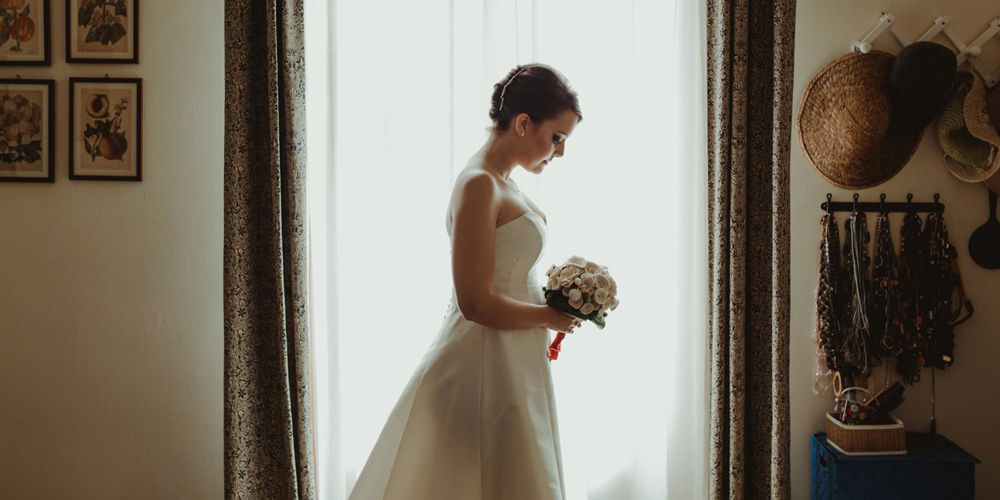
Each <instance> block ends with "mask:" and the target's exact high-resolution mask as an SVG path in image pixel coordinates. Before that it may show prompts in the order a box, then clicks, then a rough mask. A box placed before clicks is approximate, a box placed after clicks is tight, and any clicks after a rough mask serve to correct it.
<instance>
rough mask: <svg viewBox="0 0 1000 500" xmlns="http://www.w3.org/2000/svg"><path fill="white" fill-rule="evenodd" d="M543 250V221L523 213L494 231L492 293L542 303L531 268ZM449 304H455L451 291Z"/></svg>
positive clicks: (538, 287)
mask: <svg viewBox="0 0 1000 500" xmlns="http://www.w3.org/2000/svg"><path fill="white" fill-rule="evenodd" d="M544 249H545V221H544V220H542V216H541V215H538V214H537V213H535V212H526V213H525V214H523V215H521V216H519V217H517V218H516V219H514V220H512V221H510V222H508V223H506V224H504V225H502V226H500V227H498V228H497V229H496V251H495V253H494V257H493V291H495V292H497V293H501V294H503V295H507V296H508V297H511V298H513V299H516V300H520V301H523V302H530V303H533V304H542V303H543V302H544V301H545V298H544V295H543V294H542V287H541V285H540V284H539V283H538V279H537V277H536V274H537V273H536V272H535V265H536V264H537V263H538V260H539V258H541V256H542V252H543V250H544ZM451 303H452V305H453V306H454V305H455V304H456V303H457V301H456V299H455V294H454V290H453V291H452V301H451Z"/></svg>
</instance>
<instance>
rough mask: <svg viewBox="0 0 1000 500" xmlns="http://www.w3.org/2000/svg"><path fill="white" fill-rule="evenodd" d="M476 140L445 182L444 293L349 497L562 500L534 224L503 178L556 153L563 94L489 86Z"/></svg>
mask: <svg viewBox="0 0 1000 500" xmlns="http://www.w3.org/2000/svg"><path fill="white" fill-rule="evenodd" d="M490 118H491V119H492V120H493V128H492V132H491V134H490V137H489V138H488V139H487V140H486V143H485V144H484V145H483V147H482V148H480V150H479V151H478V152H476V154H475V155H473V157H472V158H471V159H469V161H468V163H467V164H466V166H465V168H464V169H463V170H462V172H461V173H460V174H459V175H458V178H457V179H456V181H455V187H454V190H453V193H452V198H451V203H450V205H449V210H448V215H447V217H446V225H447V230H448V234H449V236H450V237H451V253H452V278H453V283H454V290H453V294H452V301H451V305H450V307H449V310H448V313H447V315H446V317H445V319H444V323H443V325H442V326H441V330H440V331H439V333H438V336H437V337H436V338H435V340H434V341H433V342H432V343H431V346H430V347H429V348H428V350H427V353H426V354H425V355H424V358H423V360H422V361H421V362H420V364H419V365H418V366H417V368H416V370H415V371H414V373H413V376H412V377H411V379H410V381H409V383H408V384H407V385H406V388H405V389H404V390H403V393H402V395H401V396H400V398H399V401H398V402H397V403H396V406H395V408H394V409H393V410H392V413H391V414H390V415H389V418H388V421H387V422H386V424H385V427H384V428H383V430H382V433H381V434H380V435H379V438H378V441H377V442H376V444H375V447H374V449H373V450H372V452H371V455H370V456H369V457H368V462H367V463H366V464H365V467H364V469H363V470H362V471H361V474H360V475H359V477H358V481H357V483H356V484H355V486H354V489H353V491H352V492H351V496H350V499H351V500H376V499H381V500H564V499H565V496H566V488H565V485H564V483H563V470H562V458H561V456H560V450H559V427H558V422H557V419H556V409H555V398H554V394H553V388H552V375H551V372H550V371H549V370H550V368H549V361H548V358H547V348H548V343H549V330H555V331H562V332H569V333H572V332H573V330H574V329H575V328H577V327H578V326H580V321H579V320H578V319H576V318H573V317H571V316H569V315H567V314H565V313H563V312H560V311H558V310H556V309H554V308H552V307H549V306H546V305H545V300H544V297H543V294H542V288H541V285H540V284H539V282H538V281H537V280H536V274H537V270H536V269H535V265H536V264H537V263H538V260H539V258H540V256H541V253H542V250H543V247H544V243H545V229H546V224H547V221H546V219H545V215H544V214H543V213H542V211H541V210H540V209H539V208H538V206H536V205H535V204H534V203H533V202H532V201H531V200H529V199H528V197H527V196H525V195H524V193H522V192H520V190H519V189H518V188H517V185H516V184H515V183H514V181H513V180H511V179H510V174H511V172H512V171H513V170H514V168H516V167H518V166H520V167H522V168H524V169H525V170H527V171H529V172H531V173H534V174H540V173H541V172H542V171H543V170H544V169H545V167H546V166H547V165H548V164H549V163H551V162H552V161H553V160H554V159H555V158H558V157H560V156H562V155H563V152H564V151H565V147H566V139H567V138H568V137H569V136H570V135H571V134H572V133H573V129H574V128H575V127H576V124H577V123H578V122H579V121H580V120H581V119H582V115H581V113H580V108H579V104H578V101H577V96H576V93H575V92H574V91H573V90H572V89H570V87H569V85H568V84H567V82H566V80H565V79H564V78H563V76H562V75H561V74H559V73H558V72H557V71H555V70H554V69H552V68H551V67H548V66H545V65H541V64H529V65H523V66H518V67H516V68H514V69H513V70H511V71H510V73H508V74H507V76H506V77H505V78H504V79H503V80H501V81H500V82H499V83H497V84H496V85H495V86H494V92H493V97H492V104H491V108H490Z"/></svg>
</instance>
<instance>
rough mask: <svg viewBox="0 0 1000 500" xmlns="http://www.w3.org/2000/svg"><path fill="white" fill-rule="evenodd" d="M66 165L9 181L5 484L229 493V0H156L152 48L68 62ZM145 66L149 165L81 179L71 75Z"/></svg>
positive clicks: (44, 74) (147, 31) (1, 383)
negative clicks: (115, 59) (49, 173)
mask: <svg viewBox="0 0 1000 500" xmlns="http://www.w3.org/2000/svg"><path fill="white" fill-rule="evenodd" d="M64 5H65V4H64V2H62V1H61V0H52V1H51V8H52V23H51V29H52V47H53V50H52V61H53V62H52V67H51V68H27V67H24V68H8V67H5V68H2V69H0V72H2V74H3V77H4V78H7V77H11V76H12V75H13V74H15V73H16V74H20V75H21V76H22V77H23V78H52V79H55V80H56V119H57V120H56V136H55V139H56V142H57V144H58V149H57V152H56V168H57V170H56V182H55V183H54V184H36V183H0V263H2V264H0V498H11V499H13V498H17V499H31V498H40V499H61V498H73V499H90V498H102V499H103V498H191V499H199V498H221V497H222V496H223V483H222V481H223V469H222V468H223V462H222V447H223V444H222V420H223V417H222V363H223V361H222V360H223V356H222V346H223V333H222V201H223V200H222V180H223V172H222V163H223V159H222V153H223V149H222V148H223V105H222V103H223V99H224V86H223V85H224V84H223V81H224V80H223V3H222V2H202V1H196V0H177V1H170V2H143V3H142V9H141V13H140V14H141V18H140V30H139V33H140V37H141V40H140V41H141V45H140V51H141V52H140V61H141V64H139V65H93V64H91V65H83V64H75V65H68V64H67V63H66V62H65V60H66V59H65V50H66V49H65V35H64V34H65V24H64V22H65V7H64ZM105 73H109V74H110V75H111V76H122V77H141V78H143V92H144V106H143V108H144V109H143V113H144V116H143V118H144V120H143V121H144V123H143V126H144V138H143V139H144V143H143V148H144V149H143V180H142V182H107V181H70V180H68V178H67V175H68V174H67V171H68V167H67V165H68V161H69V159H68V151H67V149H68V148H67V146H66V142H67V136H68V130H67V128H68V121H69V112H68V85H69V84H68V79H69V77H70V76H103V75H104V74H105Z"/></svg>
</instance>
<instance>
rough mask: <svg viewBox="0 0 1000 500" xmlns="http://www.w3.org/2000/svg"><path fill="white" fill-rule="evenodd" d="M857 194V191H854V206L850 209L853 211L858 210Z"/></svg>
mask: <svg viewBox="0 0 1000 500" xmlns="http://www.w3.org/2000/svg"><path fill="white" fill-rule="evenodd" d="M859 196H860V195H859V194H858V193H854V207H853V208H852V209H851V210H852V211H854V212H857V211H858V197H859Z"/></svg>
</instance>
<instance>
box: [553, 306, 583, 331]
mask: <svg viewBox="0 0 1000 500" xmlns="http://www.w3.org/2000/svg"><path fill="white" fill-rule="evenodd" d="M581 324H582V322H581V321H580V320H579V319H577V318H574V317H573V316H570V315H569V314H566V313H564V312H562V311H560V310H558V309H556V308H554V307H551V306H549V318H548V321H547V322H546V324H545V327H546V328H548V329H549V330H555V331H557V332H563V333H573V330H575V329H576V328H577V327H579V326H580V325H581Z"/></svg>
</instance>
